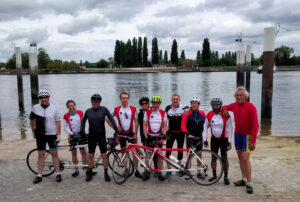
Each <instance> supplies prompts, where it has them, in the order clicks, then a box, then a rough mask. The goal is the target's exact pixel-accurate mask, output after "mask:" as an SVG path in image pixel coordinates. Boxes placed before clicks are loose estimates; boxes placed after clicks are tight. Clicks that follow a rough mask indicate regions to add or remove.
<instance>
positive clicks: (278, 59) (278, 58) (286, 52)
mask: <svg viewBox="0 0 300 202" xmlns="http://www.w3.org/2000/svg"><path fill="white" fill-rule="evenodd" d="M292 53H294V49H293V48H291V47H288V46H284V45H282V46H280V47H279V48H276V49H275V63H276V64H277V65H291V64H292V63H293V62H292V61H291V58H290V57H291V54H292Z"/></svg>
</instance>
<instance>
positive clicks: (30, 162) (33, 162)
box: [26, 149, 55, 177]
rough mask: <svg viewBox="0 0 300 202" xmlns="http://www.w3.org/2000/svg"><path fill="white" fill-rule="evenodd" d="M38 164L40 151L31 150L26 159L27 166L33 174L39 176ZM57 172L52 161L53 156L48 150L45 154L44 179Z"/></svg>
mask: <svg viewBox="0 0 300 202" xmlns="http://www.w3.org/2000/svg"><path fill="white" fill-rule="evenodd" d="M37 163H38V150H37V149H33V150H31V151H30V152H29V153H28V154H27V157H26V164H27V166H28V168H29V170H30V171H31V172H33V173H34V174H37V170H38V168H37ZM54 172H55V169H54V166H53V162H52V159H51V155H50V152H49V150H46V153H45V166H44V168H43V177H47V176H49V175H52V174H53V173H54Z"/></svg>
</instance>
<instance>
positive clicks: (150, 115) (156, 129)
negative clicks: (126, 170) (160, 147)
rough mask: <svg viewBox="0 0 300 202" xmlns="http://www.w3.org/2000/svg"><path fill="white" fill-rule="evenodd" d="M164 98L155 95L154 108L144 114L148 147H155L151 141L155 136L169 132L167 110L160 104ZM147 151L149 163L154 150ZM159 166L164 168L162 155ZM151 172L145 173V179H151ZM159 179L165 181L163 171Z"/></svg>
mask: <svg viewBox="0 0 300 202" xmlns="http://www.w3.org/2000/svg"><path fill="white" fill-rule="evenodd" d="M161 102H162V99H161V97H160V96H153V97H152V98H151V104H152V108H150V109H148V110H147V111H146V112H145V114H144V123H143V130H144V135H145V139H146V142H147V143H146V144H147V146H148V147H154V146H155V145H152V144H151V142H153V139H155V137H157V136H159V135H160V134H163V135H164V136H166V133H167V116H166V113H165V111H163V110H162V109H160V104H161ZM146 153H147V161H146V163H147V164H148V165H149V159H150V156H151V153H152V152H146ZM157 167H158V169H162V168H163V160H162V159H161V158H160V157H157ZM149 177H150V175H149V173H147V172H146V173H145V174H144V178H143V179H144V180H147V179H149ZM158 179H159V180H161V181H163V180H164V179H165V178H164V177H163V176H162V174H161V172H158Z"/></svg>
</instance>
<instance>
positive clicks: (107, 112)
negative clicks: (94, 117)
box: [105, 108, 118, 131]
mask: <svg viewBox="0 0 300 202" xmlns="http://www.w3.org/2000/svg"><path fill="white" fill-rule="evenodd" d="M105 115H106V117H107V118H108V120H109V121H110V123H111V124H112V128H113V129H114V130H115V131H117V130H118V127H117V124H116V122H115V120H114V118H113V117H112V115H111V113H110V112H109V111H108V109H107V108H105Z"/></svg>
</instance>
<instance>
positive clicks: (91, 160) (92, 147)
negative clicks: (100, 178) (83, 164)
mask: <svg viewBox="0 0 300 202" xmlns="http://www.w3.org/2000/svg"><path fill="white" fill-rule="evenodd" d="M96 145H97V140H96V139H95V138H93V136H92V135H89V137H88V149H89V154H88V158H87V164H88V171H87V172H86V178H85V181H87V182H88V181H90V180H92V179H93V167H94V156H95V150H96Z"/></svg>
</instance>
